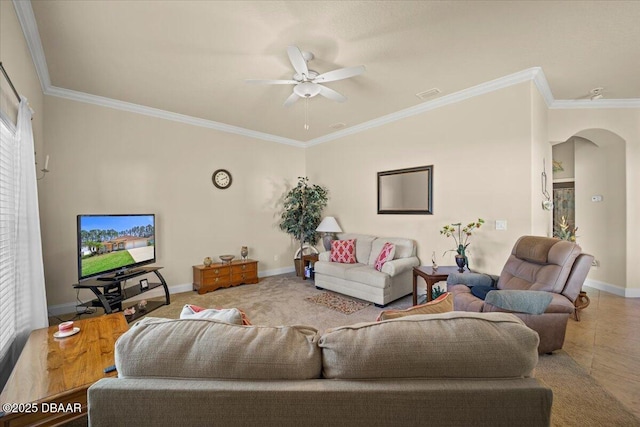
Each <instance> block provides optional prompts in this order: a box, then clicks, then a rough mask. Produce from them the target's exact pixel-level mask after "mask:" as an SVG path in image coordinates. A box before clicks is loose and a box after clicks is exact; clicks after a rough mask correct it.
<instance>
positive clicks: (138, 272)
mask: <svg viewBox="0 0 640 427" xmlns="http://www.w3.org/2000/svg"><path fill="white" fill-rule="evenodd" d="M161 268H162V267H140V268H135V269H131V270H126V271H123V272H122V273H121V274H117V275H108V276H101V277H99V278H96V279H91V280H87V281H84V282H81V283H76V284H75V285H73V287H74V288H76V289H90V290H91V291H92V292H93V293H94V295H95V296H96V299H94V300H92V301H89V302H86V303H83V304H80V305H78V307H100V308H103V309H104V312H105V314H110V313H113V312H117V311H123V308H122V303H123V302H124V301H126V300H128V299H130V298H133V297H135V296H137V295H140V294H143V293H145V292H148V291H150V290H152V289H155V288H158V287H160V286H162V287H163V288H164V296H165V300H164V301H148V302H147V306H146V307H145V309H144V310H139V309H138V307H137V304H132V305H131V306H130V307H135V308H136V312H135V313H134V314H132V315H131V316H126V318H127V322H133V321H134V320H136V319H137V318H139V317H141V316H144V315H146V314H147V313H149V312H151V311H153V310H155V309H157V308H160V307H162V306H163V305H169V303H170V302H171V300H170V297H169V288H168V287H167V282H165V280H164V277H162V275H161V274H160V272H159V271H158V270H160V269H161ZM148 273H153V274H155V275H156V277H157V278H158V280H160V282H159V283H157V282H156V283H151V282H149V287H148V288H147V289H142V288H141V286H140V284H135V285H131V286H128V287H126V286H125V284H126V281H127V280H129V279H132V278H134V277H138V276H142V275H144V274H148Z"/></svg>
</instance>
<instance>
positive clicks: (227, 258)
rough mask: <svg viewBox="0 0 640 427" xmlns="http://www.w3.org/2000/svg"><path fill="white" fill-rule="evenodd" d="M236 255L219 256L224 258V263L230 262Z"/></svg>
mask: <svg viewBox="0 0 640 427" xmlns="http://www.w3.org/2000/svg"><path fill="white" fill-rule="evenodd" d="M235 257H236V256H235V255H220V257H219V258H220V259H221V260H222V262H223V263H224V264H229V263H230V262H231V260H232V259H234V258H235Z"/></svg>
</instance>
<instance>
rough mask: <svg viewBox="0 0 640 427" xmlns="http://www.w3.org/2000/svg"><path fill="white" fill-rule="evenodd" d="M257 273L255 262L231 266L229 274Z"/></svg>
mask: <svg viewBox="0 0 640 427" xmlns="http://www.w3.org/2000/svg"><path fill="white" fill-rule="evenodd" d="M256 271H258V266H257V263H256V262H251V263H244V264H239V265H232V266H231V274H234V275H235V274H241V273H253V274H255V273H256Z"/></svg>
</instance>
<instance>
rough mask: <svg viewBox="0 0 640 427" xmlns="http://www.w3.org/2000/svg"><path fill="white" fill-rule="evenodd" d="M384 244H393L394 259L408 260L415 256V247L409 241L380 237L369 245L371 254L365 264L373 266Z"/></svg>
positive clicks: (411, 241)
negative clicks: (394, 248) (394, 249)
mask: <svg viewBox="0 0 640 427" xmlns="http://www.w3.org/2000/svg"><path fill="white" fill-rule="evenodd" d="M385 243H393V244H394V245H395V247H396V252H395V254H394V255H393V258H394V259H398V258H408V257H411V256H414V255H415V254H416V245H415V242H414V241H413V240H411V239H403V238H400V237H380V238H377V239H375V240H374V241H373V242H372V243H371V253H370V254H369V260H368V261H366V263H367V264H369V265H374V264H375V262H376V258H377V257H378V254H379V253H380V251H381V250H382V247H383V246H384V245H385ZM358 259H359V258H358Z"/></svg>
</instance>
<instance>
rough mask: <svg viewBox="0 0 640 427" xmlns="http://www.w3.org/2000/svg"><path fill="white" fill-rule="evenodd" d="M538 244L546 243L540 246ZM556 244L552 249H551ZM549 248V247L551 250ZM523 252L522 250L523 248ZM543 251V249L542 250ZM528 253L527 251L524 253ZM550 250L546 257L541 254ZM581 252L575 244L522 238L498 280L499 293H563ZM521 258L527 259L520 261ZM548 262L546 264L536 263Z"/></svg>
mask: <svg viewBox="0 0 640 427" xmlns="http://www.w3.org/2000/svg"><path fill="white" fill-rule="evenodd" d="M536 242H545V243H546V245H543V244H542V243H540V244H537V243H536ZM551 243H553V244H552V245H550V244H551ZM549 245H550V246H549ZM521 246H522V247H524V249H520V247H521ZM541 248H542V249H541ZM525 249H526V250H525ZM544 250H548V251H547V253H546V256H545V255H543V254H542V252H543V251H544ZM581 252H582V249H581V248H580V246H578V245H577V244H575V243H573V242H567V241H565V240H557V239H551V238H548V237H538V236H523V237H521V238H520V239H518V241H517V242H516V244H515V245H514V247H513V250H512V251H511V255H510V256H509V258H508V259H507V262H506V263H505V265H504V268H503V269H502V273H501V274H500V278H499V279H498V285H497V286H498V289H513V290H527V289H530V290H532V291H547V292H555V293H560V292H562V290H563V288H564V285H565V283H566V281H567V278H568V277H569V273H570V272H571V267H572V266H573V263H574V261H575V260H576V258H577V257H578V255H580V253H581ZM520 256H522V257H525V259H523V258H519V257H520ZM543 258H544V259H546V263H538V262H534V261H533V260H534V259H535V260H538V261H540V260H542V259H543Z"/></svg>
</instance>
